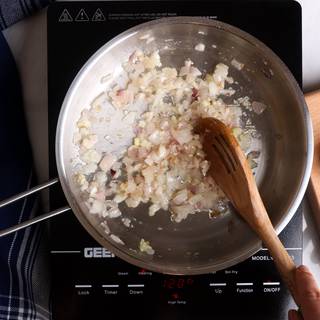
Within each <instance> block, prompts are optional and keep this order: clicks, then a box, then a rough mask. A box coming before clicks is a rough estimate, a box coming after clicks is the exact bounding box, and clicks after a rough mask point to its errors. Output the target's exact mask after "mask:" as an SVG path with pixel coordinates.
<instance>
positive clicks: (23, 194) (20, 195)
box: [0, 178, 59, 208]
mask: <svg viewBox="0 0 320 320" xmlns="http://www.w3.org/2000/svg"><path fill="white" fill-rule="evenodd" d="M58 182H59V179H58V178H55V179H52V180H50V181H48V182H45V183H42V184H39V185H38V186H36V187H33V188H31V189H29V190H27V191H24V192H21V193H18V194H16V195H15V196H13V197H10V198H8V199H6V200H3V201H0V208H2V207H4V206H6V205H8V204H10V203H13V202H16V201H18V200H20V199H22V198H25V197H27V196H29V195H30V194H33V193H36V192H38V191H40V190H42V189H45V188H48V187H50V186H52V185H53V184H55V183H58Z"/></svg>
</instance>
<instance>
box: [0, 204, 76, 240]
mask: <svg viewBox="0 0 320 320" xmlns="http://www.w3.org/2000/svg"><path fill="white" fill-rule="evenodd" d="M69 210H71V208H70V207H68V206H67V207H62V208H60V209H57V210H54V211H51V212H49V213H44V214H42V215H41V216H38V217H35V218H33V219H30V220H28V221H25V222H22V223H20V224H17V225H15V226H12V227H10V228H7V229H3V230H1V231H0V238H1V237H4V236H7V235H8V234H10V233H13V232H16V231H19V230H21V229H24V228H27V227H30V226H32V225H33V224H35V223H38V222H40V221H43V220H47V219H49V218H52V217H54V216H57V215H59V214H61V213H63V212H66V211H69Z"/></svg>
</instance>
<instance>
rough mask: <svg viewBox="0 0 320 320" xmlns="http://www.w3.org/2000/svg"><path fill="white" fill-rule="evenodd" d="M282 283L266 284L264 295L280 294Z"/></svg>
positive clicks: (264, 285) (264, 284)
mask: <svg viewBox="0 0 320 320" xmlns="http://www.w3.org/2000/svg"><path fill="white" fill-rule="evenodd" d="M280 290H281V287H280V282H264V283H263V292H264V293H278V292H280Z"/></svg>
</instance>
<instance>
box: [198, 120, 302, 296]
mask: <svg viewBox="0 0 320 320" xmlns="http://www.w3.org/2000/svg"><path fill="white" fill-rule="evenodd" d="M195 131H196V132H197V133H199V134H200V135H201V136H202V137H203V150H204V152H205V153H206V155H207V159H208V160H209V161H210V163H211V166H210V169H209V172H208V173H209V174H210V175H211V176H212V177H213V178H214V180H215V181H216V183H217V184H218V185H219V186H220V188H221V189H222V190H223V192H224V193H225V195H226V196H227V197H228V198H229V200H230V201H231V203H232V204H233V206H234V207H235V209H236V210H237V211H238V212H239V214H240V215H241V216H242V217H243V218H244V219H245V220H246V221H247V223H248V224H249V225H250V226H251V228H252V229H253V230H254V231H255V232H256V233H257V235H258V236H259V237H260V239H261V240H262V241H263V243H264V244H265V246H266V247H267V248H268V249H269V252H270V254H271V256H272V257H273V260H274V263H275V265H276V266H277V268H278V271H279V273H280V275H281V277H282V279H283V281H284V282H285V283H286V285H287V286H288V288H289V290H290V292H291V294H292V296H293V298H294V299H295V296H296V295H295V288H296V286H295V280H294V270H295V269H296V266H295V264H294V262H293V260H292V258H291V257H290V256H289V254H288V252H287V251H286V249H285V248H284V246H283V245H282V243H281V241H280V239H279V238H278V236H277V234H276V232H275V230H274V228H273V226H272V223H271V221H270V219H269V216H268V214H267V211H266V209H265V207H264V205H263V202H262V199H261V197H260V194H259V191H258V188H257V185H256V182H255V179H254V176H253V174H252V171H251V168H250V167H249V164H248V162H247V159H246V157H245V155H244V153H243V151H242V150H241V148H240V146H239V144H238V142H237V140H236V138H235V137H234V135H233V134H232V131H231V129H230V128H228V127H227V126H226V125H224V124H223V123H222V122H221V121H219V120H217V119H214V118H204V119H201V120H199V122H198V125H197V127H196V130H195ZM295 301H296V299H295ZM296 302H297V301H296Z"/></svg>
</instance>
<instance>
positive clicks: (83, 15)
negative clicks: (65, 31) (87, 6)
mask: <svg viewBox="0 0 320 320" xmlns="http://www.w3.org/2000/svg"><path fill="white" fill-rule="evenodd" d="M75 21H79V22H83V21H89V17H88V15H87V14H86V12H85V11H84V9H81V10H80V11H79V13H78V14H77V16H76V18H75Z"/></svg>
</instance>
